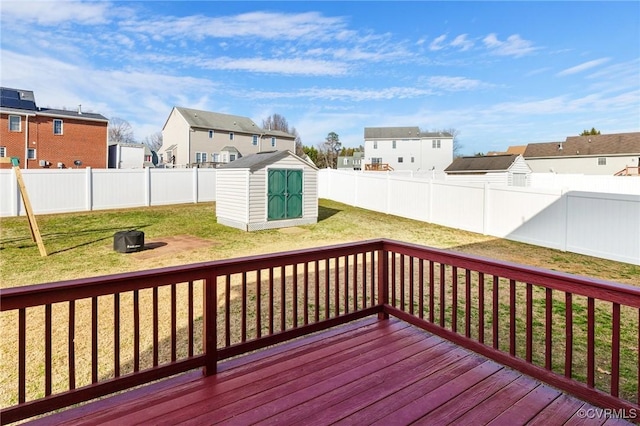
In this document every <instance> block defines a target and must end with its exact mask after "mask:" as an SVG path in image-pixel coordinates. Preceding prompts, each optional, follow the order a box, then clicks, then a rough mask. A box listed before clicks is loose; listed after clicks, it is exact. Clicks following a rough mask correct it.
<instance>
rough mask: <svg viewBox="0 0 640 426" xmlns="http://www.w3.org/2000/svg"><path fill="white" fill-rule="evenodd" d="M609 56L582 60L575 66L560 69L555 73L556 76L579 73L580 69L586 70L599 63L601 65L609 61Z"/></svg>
mask: <svg viewBox="0 0 640 426" xmlns="http://www.w3.org/2000/svg"><path fill="white" fill-rule="evenodd" d="M609 60H610V58H600V59H594V60H593V61H589V62H584V63H582V64H580V65H576V66H575V67H571V68H567V69H566V70H563V71H560V72H559V73H558V74H556V75H557V76H558V77H563V76H565V75H572V74H577V73H580V72H582V71H586V70H588V69H591V68H595V67H597V66H599V65H602V64H604V63H606V62H609Z"/></svg>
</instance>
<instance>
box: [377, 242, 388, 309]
mask: <svg viewBox="0 0 640 426" xmlns="http://www.w3.org/2000/svg"><path fill="white" fill-rule="evenodd" d="M383 244H384V243H383ZM383 247H384V246H383ZM388 263H389V254H388V252H387V250H385V249H384V248H382V249H380V250H378V305H380V306H382V307H383V310H382V311H381V312H378V319H389V313H388V312H386V311H384V306H385V305H387V304H388V303H389V273H388V270H389V267H388Z"/></svg>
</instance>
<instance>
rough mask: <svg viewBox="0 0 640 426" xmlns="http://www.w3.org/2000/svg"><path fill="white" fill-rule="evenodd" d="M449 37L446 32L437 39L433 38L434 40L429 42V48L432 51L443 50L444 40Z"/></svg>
mask: <svg viewBox="0 0 640 426" xmlns="http://www.w3.org/2000/svg"><path fill="white" fill-rule="evenodd" d="M446 38H447V36H446V35H445V34H443V35H441V36H438V37H436V38H435V39H433V41H432V42H431V43H430V44H429V50H432V51H437V50H442V49H444V48H445V46H444V44H443V43H444V41H445V39H446Z"/></svg>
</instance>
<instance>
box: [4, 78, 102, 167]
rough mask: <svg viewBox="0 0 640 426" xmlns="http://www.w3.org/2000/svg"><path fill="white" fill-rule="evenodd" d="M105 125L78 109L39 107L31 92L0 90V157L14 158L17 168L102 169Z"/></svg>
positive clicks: (97, 116)
mask: <svg viewBox="0 0 640 426" xmlns="http://www.w3.org/2000/svg"><path fill="white" fill-rule="evenodd" d="M108 126H109V120H107V118H105V117H104V116H102V115H100V114H94V113H87V112H83V111H82V109H81V107H78V109H77V110H73V111H71V110H63V109H51V108H39V107H38V106H37V105H36V101H35V96H34V94H33V91H30V90H20V89H10V88H6V87H2V88H0V157H18V158H19V160H20V167H21V168H24V169H32V168H67V167H71V168H73V167H94V168H105V167H107V140H108ZM4 167H8V165H6V164H5V165H4Z"/></svg>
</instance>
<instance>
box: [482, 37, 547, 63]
mask: <svg viewBox="0 0 640 426" xmlns="http://www.w3.org/2000/svg"><path fill="white" fill-rule="evenodd" d="M482 41H483V42H484V45H485V46H486V47H487V49H489V50H490V51H491V53H493V54H494V55H498V56H514V57H516V58H519V57H521V56H525V55H528V54H530V53H532V52H534V51H536V50H537V49H538V48H536V47H534V46H533V42H531V41H528V40H524V39H522V38H520V36H519V35H518V34H514V35H510V36H509V37H507V40H506V41H500V40H499V39H498V36H497V35H496V34H489V35H488V36H486V37H485V38H484V39H483V40H482Z"/></svg>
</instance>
